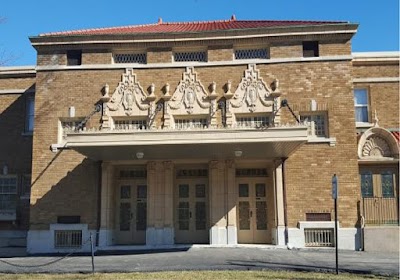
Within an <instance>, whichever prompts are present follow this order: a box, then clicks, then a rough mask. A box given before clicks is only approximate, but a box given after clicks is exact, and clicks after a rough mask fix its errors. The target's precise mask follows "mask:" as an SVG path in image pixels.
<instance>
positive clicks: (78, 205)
mask: <svg viewBox="0 0 400 280" xmlns="http://www.w3.org/2000/svg"><path fill="white" fill-rule="evenodd" d="M99 169H100V168H99V163H98V162H96V161H93V160H90V159H87V158H84V157H83V156H81V155H80V154H78V153H76V152H75V151H71V150H60V151H59V152H58V153H57V154H56V155H55V156H54V158H53V159H52V160H51V161H50V162H49V163H48V165H47V166H46V167H45V168H44V169H43V170H42V171H41V172H40V174H39V175H38V177H37V178H34V180H33V182H32V192H34V193H35V192H39V193H43V192H44V194H43V195H42V196H41V197H39V198H38V199H37V200H36V201H33V202H32V203H31V216H30V219H31V220H30V229H31V230H48V229H49V225H50V224H55V223H57V217H60V216H79V217H80V223H82V224H88V226H89V229H97V226H98V219H97V217H98V208H97V207H98V202H99V191H100V188H99V184H100V178H99V176H100V173H99ZM54 178H56V183H55V184H54ZM57 178H59V179H57Z"/></svg>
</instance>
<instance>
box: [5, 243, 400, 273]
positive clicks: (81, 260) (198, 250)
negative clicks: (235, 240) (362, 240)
mask: <svg viewBox="0 0 400 280" xmlns="http://www.w3.org/2000/svg"><path fill="white" fill-rule="evenodd" d="M59 259H60V256H26V257H12V258H0V272H3V273H4V272H9V273H28V272H29V273H37V272H42V273H85V272H86V273H88V272H91V270H92V262H91V257H90V256H70V257H67V258H64V259H61V260H60V261H57V260H59ZM5 261H6V262H9V263H12V264H14V265H15V266H12V265H10V264H7V263H5ZM49 262H53V263H51V264H48V265H46V263H49ZM94 264H95V271H96V272H135V271H140V272H148V271H161V270H163V271H172V270H174V271H176V270H261V269H273V270H295V271H317V272H321V271H322V272H325V271H334V269H335V251H334V250H331V249H325V250H324V249H321V250H320V249H318V250H312V249H302V250H287V249H282V248H260V247H254V248H252V247H230V248H212V247H193V248H186V249H184V248H181V249H175V250H169V251H167V250H166V251H136V252H133V251H131V252H126V251H125V252H121V251H119V252H114V254H110V252H108V253H107V254H105V253H103V254H101V253H99V255H96V256H95V257H94ZM339 270H340V271H341V272H352V273H362V274H377V275H393V276H398V275H399V254H397V253H368V252H355V251H339Z"/></svg>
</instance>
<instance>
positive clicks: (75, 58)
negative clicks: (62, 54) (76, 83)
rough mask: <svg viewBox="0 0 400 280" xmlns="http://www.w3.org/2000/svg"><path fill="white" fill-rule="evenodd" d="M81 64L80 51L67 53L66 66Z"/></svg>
mask: <svg viewBox="0 0 400 280" xmlns="http://www.w3.org/2000/svg"><path fill="white" fill-rule="evenodd" d="M81 64H82V51H81V50H71V51H67V65H69V66H72V65H81Z"/></svg>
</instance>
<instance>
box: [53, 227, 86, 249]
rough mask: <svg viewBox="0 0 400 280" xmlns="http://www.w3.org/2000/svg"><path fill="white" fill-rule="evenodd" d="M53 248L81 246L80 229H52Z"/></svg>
mask: <svg viewBox="0 0 400 280" xmlns="http://www.w3.org/2000/svg"><path fill="white" fill-rule="evenodd" d="M54 247H55V248H80V247H82V231H81V230H56V231H54Z"/></svg>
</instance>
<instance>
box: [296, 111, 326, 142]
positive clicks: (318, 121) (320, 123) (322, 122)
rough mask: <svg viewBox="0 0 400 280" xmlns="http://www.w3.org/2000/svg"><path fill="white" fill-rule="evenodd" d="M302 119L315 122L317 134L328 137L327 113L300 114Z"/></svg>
mask: <svg viewBox="0 0 400 280" xmlns="http://www.w3.org/2000/svg"><path fill="white" fill-rule="evenodd" d="M300 121H302V122H314V124H315V135H316V136H317V137H327V124H326V116H325V114H309V115H303V114H302V115H300Z"/></svg>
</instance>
